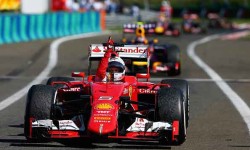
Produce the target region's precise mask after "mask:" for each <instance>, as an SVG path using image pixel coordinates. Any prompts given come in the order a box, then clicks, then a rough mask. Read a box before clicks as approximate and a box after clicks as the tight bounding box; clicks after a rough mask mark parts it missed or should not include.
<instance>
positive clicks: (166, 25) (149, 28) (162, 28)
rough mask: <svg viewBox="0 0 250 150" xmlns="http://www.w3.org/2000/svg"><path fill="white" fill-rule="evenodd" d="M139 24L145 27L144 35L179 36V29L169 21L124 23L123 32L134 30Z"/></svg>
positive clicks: (132, 31)
mask: <svg viewBox="0 0 250 150" xmlns="http://www.w3.org/2000/svg"><path fill="white" fill-rule="evenodd" d="M140 26H143V27H144V29H145V34H146V35H166V36H173V37H178V36H180V33H181V32H180V29H179V28H178V27H177V25H176V24H175V23H173V22H170V21H165V20H164V21H161V20H157V21H150V22H146V23H144V22H137V23H135V24H124V25H123V34H128V33H132V34H134V33H135V32H136V29H137V28H138V27H140Z"/></svg>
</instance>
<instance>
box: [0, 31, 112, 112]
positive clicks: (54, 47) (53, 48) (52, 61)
mask: <svg viewBox="0 0 250 150" xmlns="http://www.w3.org/2000/svg"><path fill="white" fill-rule="evenodd" d="M104 34H107V32H104V33H85V34H79V35H73V36H66V37H63V38H60V39H57V40H55V41H53V42H52V44H51V45H50V54H49V62H48V64H47V66H46V68H45V69H44V70H43V71H42V72H41V73H40V74H39V75H38V76H37V77H36V78H35V79H34V80H33V81H31V82H30V83H29V84H28V85H26V86H25V87H23V88H22V89H21V90H19V91H17V92H16V93H14V94H13V95H11V96H9V97H8V98H6V99H4V100H3V101H1V102H0V111H1V110H3V109H5V108H7V107H8V106H10V105H11V104H13V103H15V102H16V101H18V100H19V99H21V98H22V97H23V96H25V94H27V91H28V90H29V88H30V87H31V86H32V85H34V84H39V83H42V81H43V80H44V79H46V78H48V75H49V74H50V72H51V71H52V70H53V69H54V67H55V66H56V64H57V59H58V47H59V45H60V44H62V43H63V42H66V41H70V40H74V39H80V38H87V37H93V36H99V35H104Z"/></svg>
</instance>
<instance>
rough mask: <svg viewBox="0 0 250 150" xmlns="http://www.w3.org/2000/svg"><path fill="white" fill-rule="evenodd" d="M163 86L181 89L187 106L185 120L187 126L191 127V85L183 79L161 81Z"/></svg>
mask: <svg viewBox="0 0 250 150" xmlns="http://www.w3.org/2000/svg"><path fill="white" fill-rule="evenodd" d="M161 83H162V84H169V85H170V86H171V87H175V88H179V89H180V90H181V91H182V95H183V100H184V104H185V115H186V116H185V118H186V126H187V127H188V125H189V117H190V116H189V111H190V109H189V108H190V106H189V105H190V102H189V84H188V82H187V81H186V80H182V79H164V80H162V81H161Z"/></svg>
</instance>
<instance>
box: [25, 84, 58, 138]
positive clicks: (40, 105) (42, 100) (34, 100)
mask: <svg viewBox="0 0 250 150" xmlns="http://www.w3.org/2000/svg"><path fill="white" fill-rule="evenodd" d="M55 94H56V89H55V88H53V87H52V86H50V85H42V84H38V85H33V86H32V87H31V88H30V89H29V91H28V95H27V101H26V110H25V116H24V135H25V137H26V139H27V140H29V141H31V142H33V141H34V142H47V141H48V137H49V136H48V133H47V131H46V130H45V129H43V128H33V129H32V128H31V119H32V120H33V121H34V120H44V119H51V116H52V114H51V113H52V107H53V103H54V98H55ZM31 129H32V130H31Z"/></svg>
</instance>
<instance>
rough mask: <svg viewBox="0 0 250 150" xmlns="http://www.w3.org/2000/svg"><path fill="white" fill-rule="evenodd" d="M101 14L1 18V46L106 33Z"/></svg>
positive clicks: (56, 13) (25, 15) (48, 14)
mask: <svg viewBox="0 0 250 150" xmlns="http://www.w3.org/2000/svg"><path fill="white" fill-rule="evenodd" d="M102 15H103V14H102V13H99V12H94V11H90V12H84V13H80V12H72V13H67V12H53V13H46V14H8V13H6V14H0V44H4V43H14V42H26V41H32V40H39V39H46V38H56V37H61V36H67V35H73V34H80V33H87V32H99V31H101V30H103V29H104V28H103V23H102V21H103V19H102V18H103V16H102Z"/></svg>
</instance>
